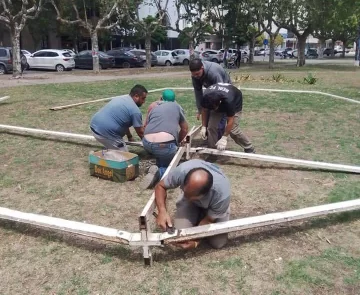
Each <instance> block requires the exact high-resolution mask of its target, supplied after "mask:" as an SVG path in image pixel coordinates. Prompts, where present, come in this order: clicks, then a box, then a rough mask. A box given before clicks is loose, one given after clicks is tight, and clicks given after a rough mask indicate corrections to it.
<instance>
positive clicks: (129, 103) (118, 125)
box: [90, 85, 148, 152]
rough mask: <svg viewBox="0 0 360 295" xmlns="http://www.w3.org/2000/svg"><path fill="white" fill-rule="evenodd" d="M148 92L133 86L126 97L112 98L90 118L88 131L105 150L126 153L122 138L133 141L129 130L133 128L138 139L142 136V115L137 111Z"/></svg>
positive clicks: (142, 87) (138, 86)
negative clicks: (125, 137) (89, 130)
mask: <svg viewBox="0 0 360 295" xmlns="http://www.w3.org/2000/svg"><path fill="white" fill-rule="evenodd" d="M147 93H148V91H147V90H146V88H145V87H144V86H142V85H135V86H134V87H133V88H132V89H131V90H130V93H129V94H128V95H122V96H119V97H116V98H113V99H112V100H111V101H110V102H109V103H107V104H106V105H105V106H104V107H103V108H101V109H100V110H99V111H98V112H97V113H96V114H95V115H94V116H93V117H92V118H91V123H90V129H91V131H92V133H93V135H94V137H95V138H96V140H97V141H98V142H100V143H101V144H103V145H104V146H105V148H107V149H117V150H120V151H125V152H126V151H128V149H127V147H126V144H125V141H124V139H123V137H124V136H125V135H126V136H127V138H128V140H129V141H133V137H132V134H131V133H130V130H129V128H130V127H131V126H133V127H134V129H135V131H136V133H137V134H138V136H139V137H140V138H143V136H144V127H143V123H142V114H141V111H140V109H139V107H140V106H142V105H143V103H144V102H145V99H146V96H147Z"/></svg>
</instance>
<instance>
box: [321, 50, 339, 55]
mask: <svg viewBox="0 0 360 295" xmlns="http://www.w3.org/2000/svg"><path fill="white" fill-rule="evenodd" d="M332 52H333V50H332V49H331V48H325V49H324V51H323V54H324V55H327V56H330V55H331V54H332ZM338 53H340V52H338V51H337V50H336V49H334V55H336V54H338Z"/></svg>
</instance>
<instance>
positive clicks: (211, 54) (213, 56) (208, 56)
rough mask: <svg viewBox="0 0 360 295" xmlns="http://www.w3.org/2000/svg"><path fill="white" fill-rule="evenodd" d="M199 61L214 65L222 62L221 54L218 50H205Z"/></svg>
mask: <svg viewBox="0 0 360 295" xmlns="http://www.w3.org/2000/svg"><path fill="white" fill-rule="evenodd" d="M201 59H202V60H206V61H212V62H216V63H221V62H223V54H222V53H221V51H218V50H205V51H204V52H203V53H202V54H201Z"/></svg>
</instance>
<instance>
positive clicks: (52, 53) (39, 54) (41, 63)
mask: <svg viewBox="0 0 360 295" xmlns="http://www.w3.org/2000/svg"><path fill="white" fill-rule="evenodd" d="M27 63H28V65H29V69H48V70H56V71H57V72H63V71H65V70H69V71H71V70H72V69H73V68H75V61H74V58H73V57H72V56H71V55H70V53H68V52H66V51H64V50H57V49H42V50H39V51H36V52H34V53H33V54H32V55H30V56H29V57H28V58H27Z"/></svg>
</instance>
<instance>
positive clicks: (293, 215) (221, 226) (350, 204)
mask: <svg viewBox="0 0 360 295" xmlns="http://www.w3.org/2000/svg"><path fill="white" fill-rule="evenodd" d="M352 210H360V199H356V200H351V201H345V202H339V203H333V204H326V205H320V206H315V207H308V208H303V209H298V210H292V211H285V212H279V213H271V214H266V215H260V216H253V217H247V218H242V219H235V220H230V221H226V222H219V223H212V224H209V225H202V226H196V227H191V228H185V229H181V230H177V231H176V232H175V233H174V234H173V235H169V234H168V233H163V234H162V236H161V237H160V238H161V239H163V240H164V243H165V244H169V243H173V242H181V241H187V240H192V239H198V238H205V237H210V236H214V235H218V234H224V233H229V232H234V231H241V230H246V229H251V228H256V227H263V226H268V225H275V224H279V223H286V222H291V221H295V220H301V219H306V218H312V217H316V216H321V215H328V214H333V213H339V212H346V211H352Z"/></svg>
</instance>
